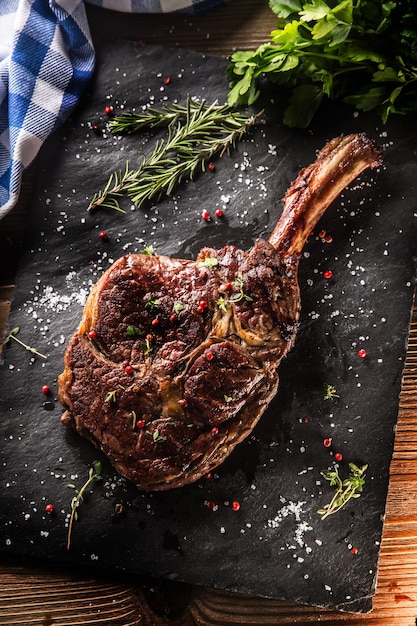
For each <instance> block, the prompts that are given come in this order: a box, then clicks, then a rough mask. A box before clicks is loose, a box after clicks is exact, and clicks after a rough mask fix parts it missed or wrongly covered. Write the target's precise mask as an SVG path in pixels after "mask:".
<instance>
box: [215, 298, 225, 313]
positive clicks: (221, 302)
mask: <svg viewBox="0 0 417 626" xmlns="http://www.w3.org/2000/svg"><path fill="white" fill-rule="evenodd" d="M216 304H217V306H218V307H219V309H220V311H223V313H226V312H227V300H226V298H225V297H224V296H220V298H219V299H218V300H216Z"/></svg>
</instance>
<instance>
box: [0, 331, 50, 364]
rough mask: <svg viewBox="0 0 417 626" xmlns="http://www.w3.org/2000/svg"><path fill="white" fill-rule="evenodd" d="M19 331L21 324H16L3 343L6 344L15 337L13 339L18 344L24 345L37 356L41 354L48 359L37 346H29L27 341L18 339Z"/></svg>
mask: <svg viewBox="0 0 417 626" xmlns="http://www.w3.org/2000/svg"><path fill="white" fill-rule="evenodd" d="M19 331H20V328H19V326H15V327H14V328H12V329H11V331H10V332H9V334H8V335H7V337H6V339H5V340H4V342H3V345H4V346H5V345H6V344H7V343H9V342H10V341H11V339H13V341H16V342H17V343H18V344H20V345H21V346H23V348H25V350H28V351H29V352H31V353H32V354H34V355H36V356H40V357H41V358H42V359H47V358H48V357H47V356H45V355H44V354H41V353H40V352H39V351H38V350H37V349H36V348H33V347H32V346H29V345H28V344H27V343H24V342H23V341H22V340H21V339H18V338H17V337H16V335H17V333H18V332H19Z"/></svg>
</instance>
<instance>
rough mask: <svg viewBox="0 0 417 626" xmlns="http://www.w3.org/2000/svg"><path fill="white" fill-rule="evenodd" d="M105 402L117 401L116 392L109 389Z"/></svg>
mask: <svg viewBox="0 0 417 626" xmlns="http://www.w3.org/2000/svg"><path fill="white" fill-rule="evenodd" d="M104 402H116V392H115V391H109V392H108V393H107V395H106V397H105V398H104Z"/></svg>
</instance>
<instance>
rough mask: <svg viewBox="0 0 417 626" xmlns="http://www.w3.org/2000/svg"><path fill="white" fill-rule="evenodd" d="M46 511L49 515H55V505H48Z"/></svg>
mask: <svg viewBox="0 0 417 626" xmlns="http://www.w3.org/2000/svg"><path fill="white" fill-rule="evenodd" d="M45 511H46V512H47V513H53V511H54V505H53V504H47V505H46V507H45Z"/></svg>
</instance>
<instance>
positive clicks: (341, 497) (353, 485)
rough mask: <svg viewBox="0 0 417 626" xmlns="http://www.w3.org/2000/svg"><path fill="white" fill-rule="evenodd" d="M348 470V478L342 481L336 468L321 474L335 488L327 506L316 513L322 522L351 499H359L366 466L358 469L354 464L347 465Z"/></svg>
mask: <svg viewBox="0 0 417 626" xmlns="http://www.w3.org/2000/svg"><path fill="white" fill-rule="evenodd" d="M349 469H350V473H349V477H348V478H346V480H343V481H342V479H341V478H340V476H339V471H338V469H337V467H335V468H334V470H326V471H324V472H322V475H323V476H324V478H325V479H326V480H328V481H329V483H330V485H331V486H332V487H335V488H336V493H335V494H334V496H333V498H332V499H331V501H330V502H329V504H326V506H325V507H324V508H323V509H320V510H319V511H317V513H318V514H319V515H321V519H322V520H323V519H325V518H326V517H328V516H329V515H332V514H333V513H337V511H340V509H341V508H342V507H344V506H345V504H347V502H349V500H351V499H352V498H359V497H360V495H361V493H362V490H363V486H364V484H365V472H366V470H367V469H368V465H362V467H358V466H357V465H355V464H354V463H349Z"/></svg>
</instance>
